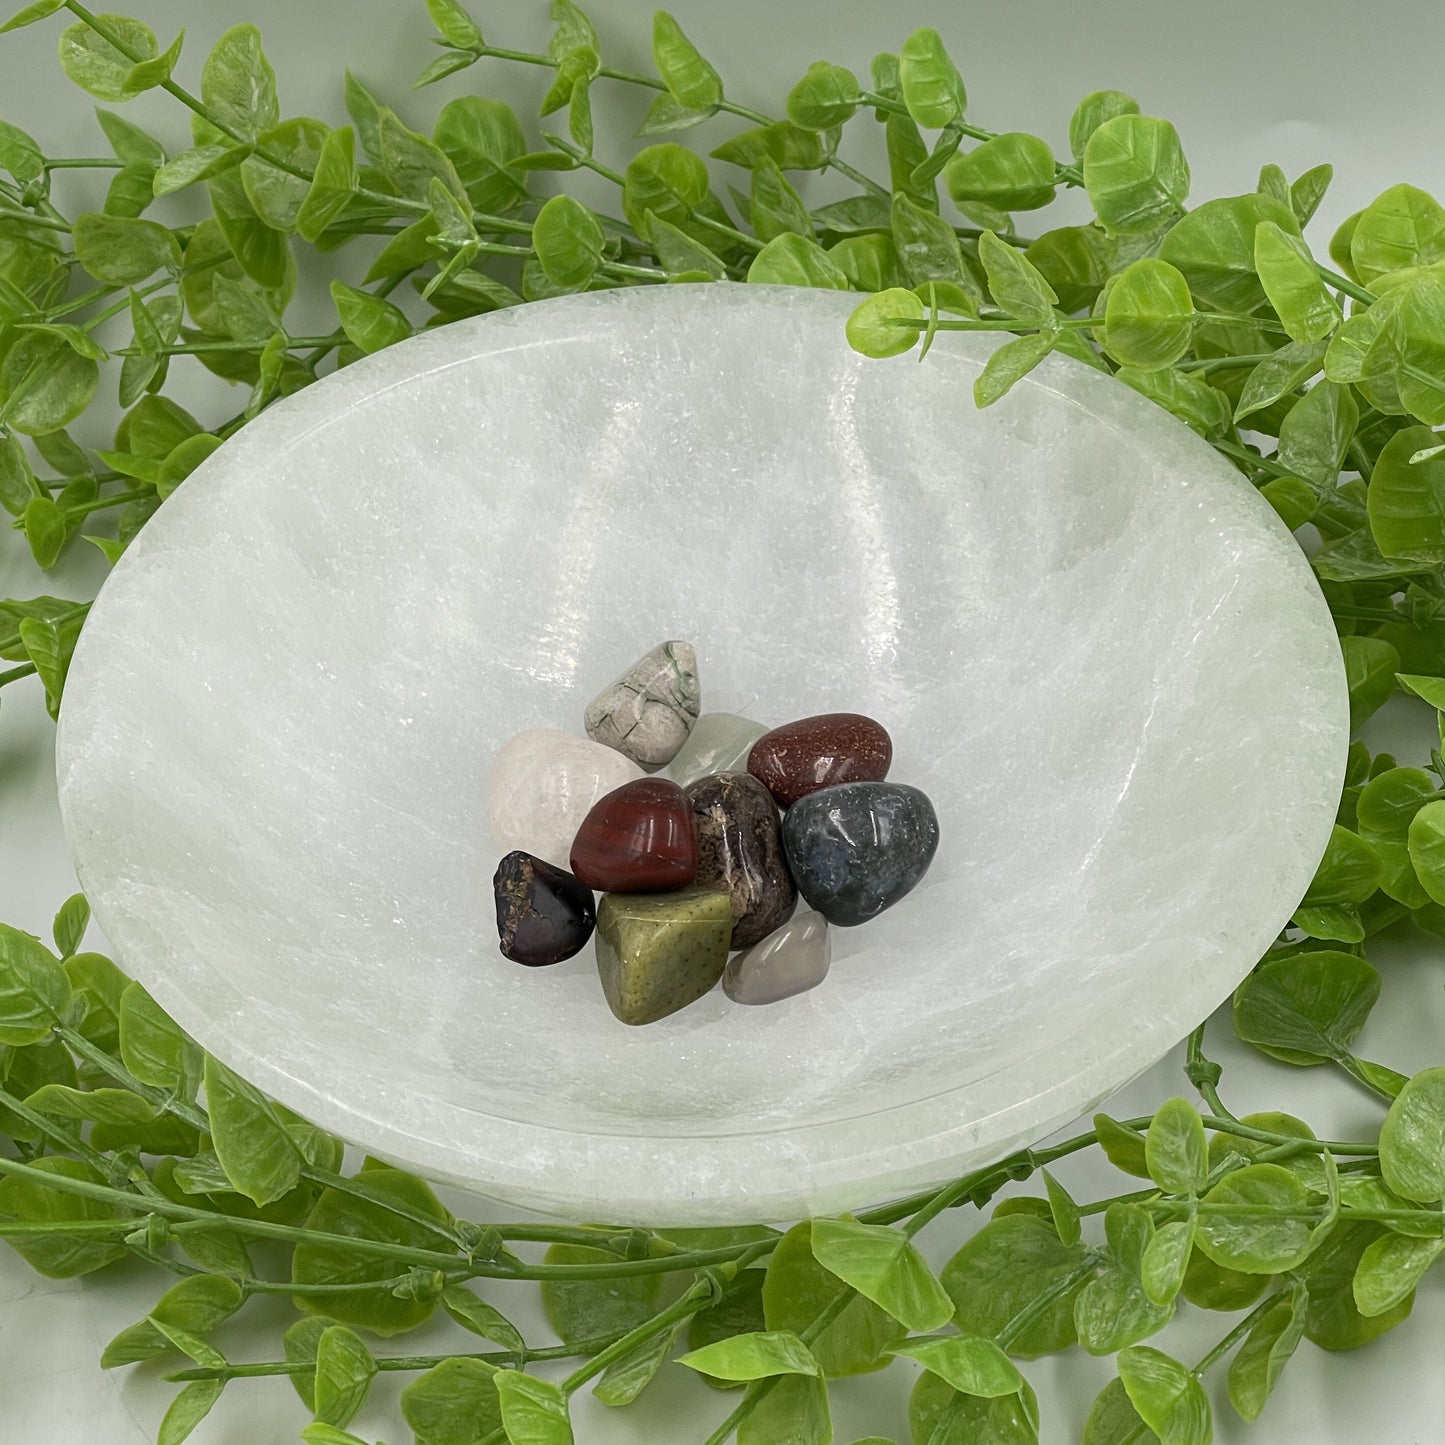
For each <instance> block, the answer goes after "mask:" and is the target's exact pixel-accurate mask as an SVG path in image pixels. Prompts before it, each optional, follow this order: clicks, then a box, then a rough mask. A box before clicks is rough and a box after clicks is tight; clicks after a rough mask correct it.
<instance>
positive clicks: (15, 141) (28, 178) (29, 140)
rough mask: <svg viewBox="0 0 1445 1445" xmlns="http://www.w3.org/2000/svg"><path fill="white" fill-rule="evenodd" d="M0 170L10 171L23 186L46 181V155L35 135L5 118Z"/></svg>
mask: <svg viewBox="0 0 1445 1445" xmlns="http://www.w3.org/2000/svg"><path fill="white" fill-rule="evenodd" d="M0 170H7V171H9V172H10V174H11V175H12V176H14V178H15V179H16V181H18V182H19V183H20V185H22V186H29V185H31V184H32V183H33V182H39V183H40V184H41V185H44V184H45V183H46V182H45V157H44V155H42V154H41V150H40V147H39V146H38V145H37V144H36V143H35V139H34V137H33V136H31V135H29V134H27V133H26V132H25V131H23V130H21V129H20V127H19V126H17V125H11V124H10V122H9V121H3V120H0Z"/></svg>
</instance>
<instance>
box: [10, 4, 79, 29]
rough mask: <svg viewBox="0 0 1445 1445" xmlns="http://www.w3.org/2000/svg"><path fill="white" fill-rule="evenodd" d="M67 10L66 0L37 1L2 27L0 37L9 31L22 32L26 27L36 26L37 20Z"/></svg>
mask: <svg viewBox="0 0 1445 1445" xmlns="http://www.w3.org/2000/svg"><path fill="white" fill-rule="evenodd" d="M64 8H65V0H35V3H34V4H33V5H27V6H26V7H25V8H24V9H23V10H18V11H16V13H15V14H14V15H12V16H11V17H10V19H8V20H7V21H6V22H5V23H4V24H3V25H0V35H4V34H5V33H6V31H8V30H20V29H23V28H24V27H25V26H26V25H34V24H35V22H36V21H37V20H44V19H45V18H46V17H47V16H50V15H54V14H55V12H56V11H57V10H63V9H64Z"/></svg>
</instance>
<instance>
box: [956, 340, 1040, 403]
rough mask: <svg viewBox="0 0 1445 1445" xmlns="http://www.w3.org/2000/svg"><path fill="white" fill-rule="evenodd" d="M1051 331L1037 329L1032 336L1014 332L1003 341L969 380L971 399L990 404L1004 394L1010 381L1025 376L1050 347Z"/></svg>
mask: <svg viewBox="0 0 1445 1445" xmlns="http://www.w3.org/2000/svg"><path fill="white" fill-rule="evenodd" d="M1055 340H1056V338H1055V335H1054V333H1053V332H1052V331H1039V332H1036V333H1035V334H1033V335H1032V336H1016V337H1014V339H1013V340H1012V341H1005V342H1004V344H1003V345H1002V346H1000V347H999V348H998V349H997V350H996V351H995V352H994V353H993V355H992V356H990V357H989V359H988V360H987V361H986V362H985V363H984V368H983V370H982V371H981V372H979V374H978V376H977V377H976V378H975V379H974V383H973V399H974V402H975V404H976V405H978V406H992V405H993V403H994V402H996V401H998V400H999V399H1000V398H1001V397H1003V396H1005V395H1006V394H1007V393H1008V392H1009V390H1010V389H1011V388H1012V387H1013V385H1014V383H1015V382H1017V381H1021V380H1022V379H1023V378H1024V377H1025V376H1027V375H1028V374H1029V372H1031V371H1032V370H1033V369H1034V367H1036V366H1037V365H1038V364H1039V362H1041V361H1042V360H1043V359H1044V357H1046V356H1047V355H1048V354H1049V352H1051V351H1052V350H1053V349H1054V342H1055Z"/></svg>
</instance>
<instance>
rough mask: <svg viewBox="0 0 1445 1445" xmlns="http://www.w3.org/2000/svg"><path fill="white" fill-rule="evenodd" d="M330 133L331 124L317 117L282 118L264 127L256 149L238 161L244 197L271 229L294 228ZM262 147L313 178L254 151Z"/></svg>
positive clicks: (313, 182)
mask: <svg viewBox="0 0 1445 1445" xmlns="http://www.w3.org/2000/svg"><path fill="white" fill-rule="evenodd" d="M329 135H330V127H329V126H328V125H327V124H326V123H325V122H324V121H319V120H307V119H305V118H301V119H297V120H287V121H282V122H281V124H280V125H275V126H272V127H271V128H270V129H269V130H266V131H263V132H262V133H261V135H260V136H259V137H258V138H257V141H256V151H254V152H252V153H251V154H250V155H248V156H246V157H245V158H244V159H243V160H242V162H241V184H242V186H243V187H244V189H245V192H246V198H247V200H249V201H250V203H251V206H252V208H253V209H254V210H255V212H256V214H257V216H259V217H260V219H261V220H262V221H263V222H265V224H266V225H268V226H269V227H270V228H271V229H272V230H273V231H282V232H286V233H288V234H289V233H290V232H292V231H294V230H296V228H297V225H298V223H299V220H300V216H301V209H302V207H303V206H304V205H305V204H306V201H307V198H308V197H309V196H310V194H311V191H312V190H313V189H314V186H315V181H314V173H315V171H316V168H317V166H318V165H319V164H320V160H321V152H322V149H323V147H324V146H325V144H326V140H327V137H328V136H329ZM261 151H264V152H265V153H266V154H268V155H272V156H275V157H276V159H277V160H278V161H284V162H285V163H286V164H287V165H288V166H290V167H292V168H293V169H295V170H300V171H305V172H306V173H307V175H308V176H313V179H311V180H306V179H303V178H302V177H300V176H295V175H292V174H291V172H290V171H288V170H285V169H283V168H282V167H281V166H279V165H273V164H272V163H271V161H269V160H263V159H262V158H261V155H260V154H258V153H257V152H261Z"/></svg>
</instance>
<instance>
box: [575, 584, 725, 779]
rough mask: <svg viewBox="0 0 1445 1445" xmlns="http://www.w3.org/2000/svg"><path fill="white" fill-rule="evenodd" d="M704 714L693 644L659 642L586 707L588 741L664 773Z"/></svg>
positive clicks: (585, 724)
mask: <svg viewBox="0 0 1445 1445" xmlns="http://www.w3.org/2000/svg"><path fill="white" fill-rule="evenodd" d="M624 605H625V601H624ZM701 710H702V689H701V687H700V686H699V684H698V679H697V652H696V651H695V650H694V648H693V646H692V644H691V643H690V642H659V643H658V644H657V646H656V647H654V648H652V649H651V650H650V651H648V652H646V653H644V654H643V656H641V657H639V658H638V659H637V661H636V662H634V663H633V664H632V666H631V667H629V668H628V669H627V671H626V672H624V673H623V674H622V675H621V676H620V677H618V678H615V679H614V680H613V681H612V682H610V683H609V684H608V685H607V686H606V687H604V688H603V689H602V691H601V692H599V693H598V694H597V696H596V697H594V698H593V699H592V701H591V702H590V703H588V704H587V710H586V712H585V713H584V714H583V719H582V721H583V725H584V726H585V727H586V729H587V736H588V737H589V738H592V739H594V740H595V741H596V742H599V743H602V744H603V745H604V746H606V747H609V748H616V749H617V751H618V752H620V753H623V754H625V755H626V756H627V757H629V758H631V759H632V760H633V761H634V762H636V763H641V764H642V766H643V767H644V768H660V767H662V766H663V765H664V764H666V763H670V762H671V761H672V760H673V758H674V757H676V756H677V751H678V749H679V748H680V747H682V745H683V744H684V743H685V742H686V741H687V735H688V734H689V733H690V732H691V731H692V725H693V724H694V723H695V722H696V721H697V717H698V713H699V712H700V711H701Z"/></svg>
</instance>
